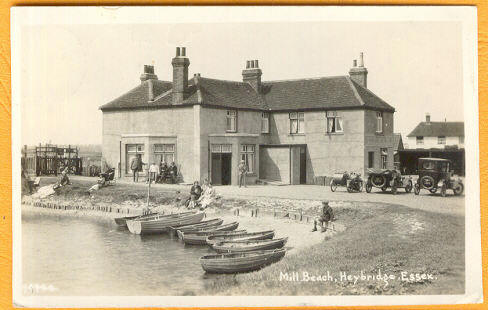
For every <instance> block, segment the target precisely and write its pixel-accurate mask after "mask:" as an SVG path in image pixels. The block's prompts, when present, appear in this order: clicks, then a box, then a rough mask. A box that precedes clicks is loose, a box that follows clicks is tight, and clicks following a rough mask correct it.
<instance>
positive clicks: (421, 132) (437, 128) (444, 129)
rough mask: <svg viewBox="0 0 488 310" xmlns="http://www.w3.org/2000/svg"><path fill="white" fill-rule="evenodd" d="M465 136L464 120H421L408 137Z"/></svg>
mask: <svg viewBox="0 0 488 310" xmlns="http://www.w3.org/2000/svg"><path fill="white" fill-rule="evenodd" d="M419 136H422V137H438V136H445V137H464V122H420V123H419V124H418V125H417V127H415V129H414V130H412V132H411V133H409V134H408V136H407V137H419Z"/></svg>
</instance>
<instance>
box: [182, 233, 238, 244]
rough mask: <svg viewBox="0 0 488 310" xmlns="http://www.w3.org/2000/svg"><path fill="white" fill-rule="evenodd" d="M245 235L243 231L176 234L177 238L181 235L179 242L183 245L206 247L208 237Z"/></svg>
mask: <svg viewBox="0 0 488 310" xmlns="http://www.w3.org/2000/svg"><path fill="white" fill-rule="evenodd" d="M244 233H246V231H245V230H236V231H209V232H203V233H201V232H200V233H193V234H188V233H182V232H178V236H180V235H181V240H183V242H184V243H185V244H191V245H206V244H207V238H208V237H209V236H226V235H236V234H239V235H240V234H244Z"/></svg>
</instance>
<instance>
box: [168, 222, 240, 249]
mask: <svg viewBox="0 0 488 310" xmlns="http://www.w3.org/2000/svg"><path fill="white" fill-rule="evenodd" d="M237 227H239V223H237V222H232V223H229V224H225V225H221V226H216V227H209V228H203V229H195V230H188V231H181V230H177V231H176V233H177V234H178V238H180V239H183V233H186V234H200V235H204V234H206V233H207V237H208V236H209V235H210V234H208V233H214V232H225V231H233V230H236V229H237ZM204 244H205V243H204Z"/></svg>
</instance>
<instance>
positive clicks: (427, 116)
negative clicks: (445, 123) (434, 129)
mask: <svg viewBox="0 0 488 310" xmlns="http://www.w3.org/2000/svg"><path fill="white" fill-rule="evenodd" d="M425 121H426V122H427V123H430V114H429V113H427V114H425Z"/></svg>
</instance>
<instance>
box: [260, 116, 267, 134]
mask: <svg viewBox="0 0 488 310" xmlns="http://www.w3.org/2000/svg"><path fill="white" fill-rule="evenodd" d="M261 133H269V113H267V112H263V113H261Z"/></svg>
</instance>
